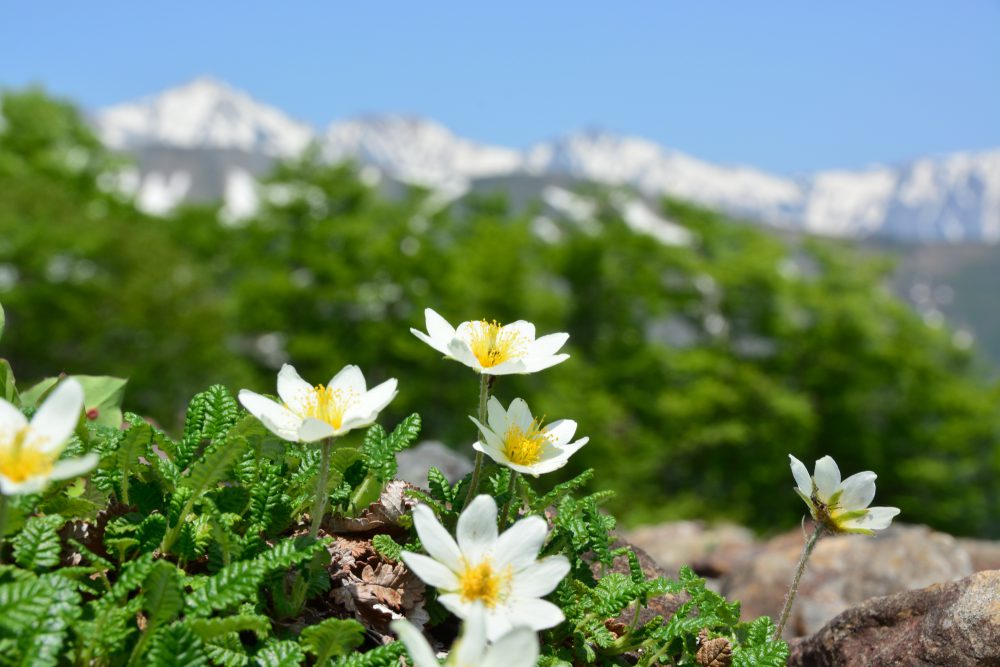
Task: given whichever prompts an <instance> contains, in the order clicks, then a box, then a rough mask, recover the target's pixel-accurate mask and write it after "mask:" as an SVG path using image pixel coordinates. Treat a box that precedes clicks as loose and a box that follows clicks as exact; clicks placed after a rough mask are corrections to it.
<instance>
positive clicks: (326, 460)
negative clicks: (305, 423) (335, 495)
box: [309, 438, 333, 539]
mask: <svg viewBox="0 0 1000 667" xmlns="http://www.w3.org/2000/svg"><path fill="white" fill-rule="evenodd" d="M331 451H333V438H327V439H326V440H324V441H323V458H322V459H321V460H320V463H319V475H318V476H317V477H316V499H315V500H314V501H313V508H312V526H310V528H309V535H310V536H311V537H312V538H314V539H315V538H316V537H318V536H319V526H320V524H321V523H323V515H324V514H325V513H326V502H327V499H328V496H329V495H330V494H329V493H327V491H326V485H327V482H328V481H329V479H330V452H331Z"/></svg>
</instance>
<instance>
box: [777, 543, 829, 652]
mask: <svg viewBox="0 0 1000 667" xmlns="http://www.w3.org/2000/svg"><path fill="white" fill-rule="evenodd" d="M822 535H823V524H821V523H817V524H816V530H814V531H813V533H812V535H810V536H809V539H807V540H806V544H805V546H804V547H803V548H802V555H801V556H799V564H798V566H797V567H796V568H795V578H794V579H792V587H791V588H789V589H788V595H786V596H785V606H784V608H782V610H781V619H780V620H779V621H778V628H777V630H775V631H774V639H781V633H782V631H783V630H784V629H785V623H787V622H788V615H789V614H791V613H792V603H793V602H795V595H796V594H797V593H798V592H799V581H801V580H802V573H803V572H805V571H806V561H808V560H809V556H810V555H811V554H812V552H813V549H815V548H816V543H817V542H818V541H819V538H820V537H822Z"/></svg>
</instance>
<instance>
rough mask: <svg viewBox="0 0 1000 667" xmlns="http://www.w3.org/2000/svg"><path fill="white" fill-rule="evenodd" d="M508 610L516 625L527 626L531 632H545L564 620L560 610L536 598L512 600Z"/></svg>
mask: <svg viewBox="0 0 1000 667" xmlns="http://www.w3.org/2000/svg"><path fill="white" fill-rule="evenodd" d="M508 609H509V610H510V615H511V617H512V618H513V619H514V620H516V621H517V624H518V625H527V626H528V627H530V628H531V629H533V630H547V629H549V628H552V627H555V626H557V625H559V624H560V623H562V622H563V621H564V620H566V617H565V616H564V615H563V613H562V609H560V608H559V607H557V606H555V605H554V604H552V603H551V602H548V601H546V600H539V599H538V598H520V599H517V600H514V601H513V602H511V604H510V605H509V607H508ZM491 639H492V638H491Z"/></svg>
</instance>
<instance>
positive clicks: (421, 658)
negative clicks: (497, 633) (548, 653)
mask: <svg viewBox="0 0 1000 667" xmlns="http://www.w3.org/2000/svg"><path fill="white" fill-rule="evenodd" d="M392 629H393V631H394V632H395V633H396V634H397V635H398V636H399V638H400V639H401V640H402V641H403V643H404V644H405V645H406V651H407V653H409V654H410V658H411V659H412V660H413V664H414V667H439V663H438V661H437V658H436V657H435V656H434V651H433V649H431V647H430V644H428V643H427V640H426V639H424V635H423V634H422V633H421V632H420V630H417V628H416V627H414V626H413V624H412V623H410V622H409V621H406V620H401V621H393V622H392ZM537 660H538V635H536V634H535V632H534V630H532V629H531V628H526V627H519V628H514V629H513V630H511V631H510V632H508V633H506V634H504V635H503V636H502V637H500V638H499V639H497V641H496V643H494V644H493V646H491V647H489V648H486V610H485V608H484V607H483V605H481V604H478V603H477V604H473V605H471V606H470V607H469V615H468V617H467V618H466V619H465V624H464V625H463V626H462V636H461V637H460V638H459V639H457V640H456V641H455V643H454V644H453V645H452V647H451V651H449V652H448V659H447V660H446V661H445V663H444V664H445V667H534V665H535V661H537Z"/></svg>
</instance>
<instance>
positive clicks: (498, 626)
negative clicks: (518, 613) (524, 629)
mask: <svg viewBox="0 0 1000 667" xmlns="http://www.w3.org/2000/svg"><path fill="white" fill-rule="evenodd" d="M515 622H516V623H517V624H518V625H526V624H525V622H524V621H523V620H521V619H518V618H515V617H513V616H512V614H511V613H510V607H509V606H503V607H500V606H498V607H495V608H493V609H489V610H487V612H486V637H487V638H488V639H489V640H490V641H491V642H494V641H496V640H498V639H500V638H501V637H503V636H504V635H505V634H507V633H508V632H510V631H511V629H512V628H513V627H514V623H515Z"/></svg>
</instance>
